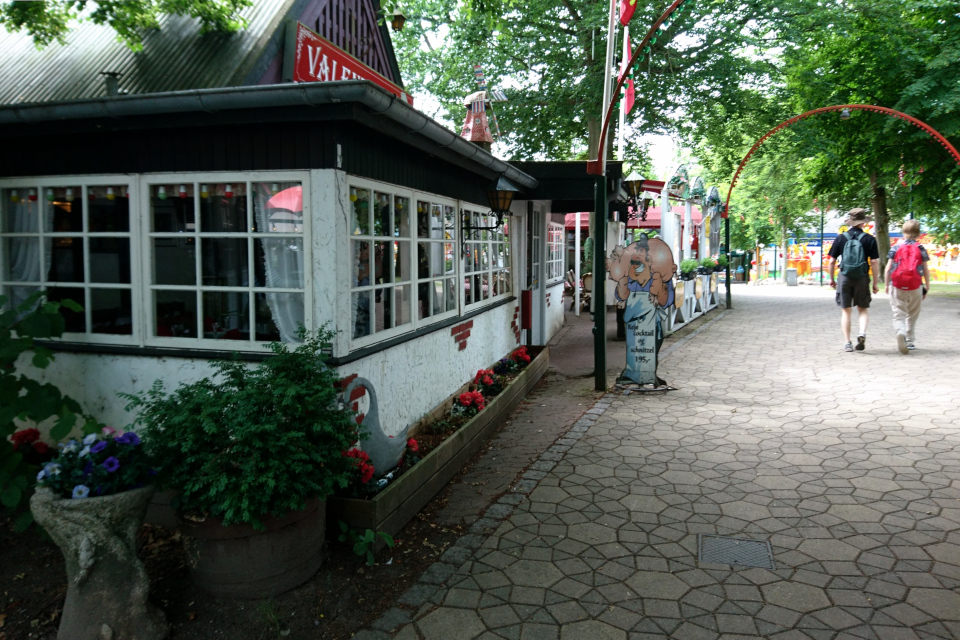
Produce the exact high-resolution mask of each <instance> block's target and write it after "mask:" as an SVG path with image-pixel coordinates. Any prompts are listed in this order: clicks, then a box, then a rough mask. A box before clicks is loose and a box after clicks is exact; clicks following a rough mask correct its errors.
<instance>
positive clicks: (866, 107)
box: [721, 104, 960, 218]
mask: <svg viewBox="0 0 960 640" xmlns="http://www.w3.org/2000/svg"><path fill="white" fill-rule="evenodd" d="M843 109H850V110H853V111H875V112H877V113H883V114H886V115H889V116H893V117H894V118H899V119H901V120H906V121H907V122H909V123H910V124H912V125H913V126H915V127H917V128H918V129H922V130H923V131H925V132H927V133H928V134H930V136H931V137H932V138H933V139H934V140H936V141H937V142H939V143H940V146H942V147H943V148H944V149H946V150H947V153H949V154H950V155H951V156H953V159H954V160H956V161H957V164H958V165H960V152H958V151H957V150H956V148H954V146H953V145H952V144H950V142H949V141H948V140H947V139H946V138H945V137H943V135H942V134H941V133H940V132H939V131H937V130H936V129H934V128H933V127H931V126H930V125H928V124H927V123H926V122H923V121H922V120H917V119H916V118H914V117H913V116H909V115H907V114H905V113H903V112H902V111H897V110H896V109H889V108H887V107H878V106H875V105H872V104H838V105H834V106H831V107H820V108H819V109H813V110H812V111H807V112H806V113H801V114H800V115H798V116H794V117H792V118H790V119H789V120H784V121H783V122H781V123H780V124H778V125H777V126H775V127H774V128H773V129H770V131H768V132H767V133H766V134H764V136H763V137H762V138H760V139H759V140H757V141H756V142H755V143H754V145H753V146H752V147H750V151H748V152H747V155H745V156H744V157H743V160H741V161H740V166H738V167H737V172H736V173H735V174H734V175H733V181H732V182H731V183H730V189H728V190H727V200H726V202H725V203H724V205H723V210H722V211H721V215H722V216H723V217H724V218H726V217H727V215H728V212H729V208H730V196H731V195H732V194H733V188H734V187H735V186H737V180H738V179H739V178H740V173H741V172H742V171H743V168H744V167H745V166H747V163H748V162H750V158H751V157H752V156H753V154H754V152H755V151H756V150H757V149H758V148H759V147H760V145H761V144H763V143H764V142H766V141H767V140H769V139H770V138H772V137H773V136H774V135H776V134H777V133H779V132H780V131H782V130H783V129H786V128H787V127H789V126H790V125H792V124H796V123H797V122H800V121H801V120H803V119H805V118H809V117H810V116H813V115H816V114H818V113H826V112H827V111H842V110H843Z"/></svg>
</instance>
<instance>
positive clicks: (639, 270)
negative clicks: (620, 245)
mask: <svg viewBox="0 0 960 640" xmlns="http://www.w3.org/2000/svg"><path fill="white" fill-rule="evenodd" d="M634 244H636V243H634ZM629 259H630V266H629V268H628V269H627V277H629V278H630V279H631V280H635V281H636V282H637V283H638V284H640V285H645V284H647V282H649V281H650V277H651V273H652V272H651V270H650V264H649V263H650V252H649V251H648V250H638V251H635V252H633V253H631V254H630V256H629Z"/></svg>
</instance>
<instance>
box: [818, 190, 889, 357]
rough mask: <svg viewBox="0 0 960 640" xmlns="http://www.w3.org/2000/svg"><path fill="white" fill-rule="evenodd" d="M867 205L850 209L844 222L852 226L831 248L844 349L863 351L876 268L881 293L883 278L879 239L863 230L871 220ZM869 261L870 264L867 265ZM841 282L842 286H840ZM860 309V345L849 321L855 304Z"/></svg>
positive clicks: (831, 263) (831, 268)
mask: <svg viewBox="0 0 960 640" xmlns="http://www.w3.org/2000/svg"><path fill="white" fill-rule="evenodd" d="M871 220H872V218H868V217H867V211H866V209H851V210H850V213H848V214H847V217H846V219H845V220H844V221H843V224H845V225H846V226H848V227H849V229H848V230H847V231H846V232H845V233H841V234H840V235H839V236H837V239H836V240H835V241H834V243H833V246H832V247H831V248H830V263H829V266H828V267H827V268H828V269H829V270H830V286H831V287H834V288H835V289H836V290H837V305H838V306H839V307H840V329H841V330H842V331H843V338H844V340H845V341H846V342H845V344H844V345H843V350H844V351H853V350H854V349H856V350H857V351H863V349H864V345H865V343H866V341H867V322H868V321H869V320H870V316H869V311H868V309H869V308H870V300H871V299H872V297H871V296H870V288H871V287H870V273H871V271H872V272H873V292H874V293H879V291H880V289H879V287H878V286H877V282H879V280H880V252H879V249H878V247H877V240H876V238H874V237H873V236H871V235H870V234H869V233H866V232H865V231H864V230H863V225H864V224H866V223H867V222H870V221H871ZM838 258H839V259H840V280H839V282H838V281H836V280H834V270H835V269H836V266H837V259H838ZM868 264H869V266H868ZM838 285H839V286H838ZM854 305H856V307H857V311H858V318H857V319H858V322H859V325H860V333H859V334H858V335H857V346H856V347H854V346H853V342H851V340H850V322H851V317H852V316H853V307H854Z"/></svg>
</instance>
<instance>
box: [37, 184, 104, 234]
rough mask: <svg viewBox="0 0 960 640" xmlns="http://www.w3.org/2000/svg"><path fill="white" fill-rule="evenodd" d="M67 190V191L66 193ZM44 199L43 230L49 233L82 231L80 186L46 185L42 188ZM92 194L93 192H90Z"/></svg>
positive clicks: (81, 191)
mask: <svg viewBox="0 0 960 640" xmlns="http://www.w3.org/2000/svg"><path fill="white" fill-rule="evenodd" d="M68 192H69V193H68ZM43 193H44V200H45V201H46V204H45V208H46V212H45V213H44V228H45V229H44V230H45V231H49V232H51V233H69V232H71V231H76V232H77V233H82V232H83V198H82V197H81V196H82V195H83V189H81V188H80V187H48V188H46V189H44V190H43ZM91 195H93V194H91Z"/></svg>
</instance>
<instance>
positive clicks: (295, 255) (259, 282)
mask: <svg viewBox="0 0 960 640" xmlns="http://www.w3.org/2000/svg"><path fill="white" fill-rule="evenodd" d="M253 251H254V260H255V261H256V268H257V273H256V280H255V281H254V285H255V286H257V287H271V288H273V287H276V288H291V289H302V288H303V239H301V238H255V239H254V241H253Z"/></svg>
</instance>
